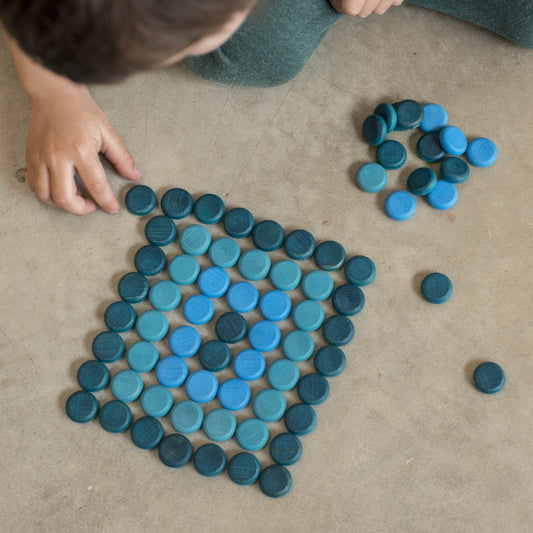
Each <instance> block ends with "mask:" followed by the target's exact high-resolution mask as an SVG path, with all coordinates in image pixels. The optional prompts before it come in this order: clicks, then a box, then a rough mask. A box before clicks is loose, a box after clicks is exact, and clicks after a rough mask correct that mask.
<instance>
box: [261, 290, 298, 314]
mask: <svg viewBox="0 0 533 533" xmlns="http://www.w3.org/2000/svg"><path fill="white" fill-rule="evenodd" d="M291 308H292V302H291V299H290V298H289V297H288V296H287V294H285V293H284V292H283V291H278V290H275V291H268V292H266V293H265V294H263V296H261V299H260V300H259V310H260V311H261V314H262V315H263V318H264V319H265V320H270V321H272V322H279V321H281V320H285V319H286V318H287V317H288V316H289V313H290V312H291Z"/></svg>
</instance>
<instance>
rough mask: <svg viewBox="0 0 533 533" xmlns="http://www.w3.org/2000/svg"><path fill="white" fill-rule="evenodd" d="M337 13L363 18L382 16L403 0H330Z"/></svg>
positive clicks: (399, 4)
mask: <svg viewBox="0 0 533 533" xmlns="http://www.w3.org/2000/svg"><path fill="white" fill-rule="evenodd" d="M330 2H331V5H332V6H333V7H334V8H335V9H336V10H337V11H339V12H341V13H344V14H346V15H351V16H353V17H360V18H365V17H368V15H370V14H372V13H375V14H376V15H383V13H385V11H387V10H388V9H389V7H392V6H401V5H402V4H403V0H330Z"/></svg>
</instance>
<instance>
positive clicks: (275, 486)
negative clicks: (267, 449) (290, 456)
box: [259, 465, 292, 498]
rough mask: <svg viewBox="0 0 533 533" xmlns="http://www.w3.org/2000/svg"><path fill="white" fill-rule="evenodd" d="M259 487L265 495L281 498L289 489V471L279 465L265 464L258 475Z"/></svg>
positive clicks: (290, 483)
mask: <svg viewBox="0 0 533 533" xmlns="http://www.w3.org/2000/svg"><path fill="white" fill-rule="evenodd" d="M259 487H260V488H261V490H262V491H263V493H264V494H265V495H266V496H270V497H271V498H281V497H282V496H285V494H287V493H288V492H289V491H290V490H291V487H292V476H291V473H290V472H289V471H288V470H287V469H286V468H285V467H284V466H281V465H270V466H267V467H266V468H265V469H264V470H263V471H262V472H261V475H260V476H259Z"/></svg>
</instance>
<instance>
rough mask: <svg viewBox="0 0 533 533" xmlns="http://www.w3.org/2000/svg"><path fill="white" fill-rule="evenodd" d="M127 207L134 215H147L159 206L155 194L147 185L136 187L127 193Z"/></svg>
mask: <svg viewBox="0 0 533 533" xmlns="http://www.w3.org/2000/svg"><path fill="white" fill-rule="evenodd" d="M125 202H126V207H127V208H128V211H129V212H130V213H132V214H134V215H139V216H141V215H147V214H148V213H150V212H151V211H152V210H153V209H154V207H155V206H156V205H157V197H156V195H155V192H154V191H153V190H152V189H150V187H148V186H146V185H135V186H134V187H132V188H131V189H130V190H129V191H128V192H127V193H126V198H125Z"/></svg>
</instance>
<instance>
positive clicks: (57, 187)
mask: <svg viewBox="0 0 533 533" xmlns="http://www.w3.org/2000/svg"><path fill="white" fill-rule="evenodd" d="M7 42H8V46H9V48H10V50H11V54H12V56H13V61H14V63H15V67H16V69H17V72H18V74H19V77H20V82H21V84H22V87H23V88H24V91H25V92H26V94H27V96H28V99H29V101H30V106H31V122H30V127H29V131H28V138H27V143H26V164H27V180H28V185H29V187H30V189H31V190H32V191H34V192H35V194H36V195H37V197H38V198H39V199H40V200H42V201H43V202H47V203H49V204H53V205H57V206H58V207H61V208H62V209H64V210H65V211H68V212H70V213H74V214H76V215H85V214H87V213H90V212H91V211H94V210H95V209H96V205H95V202H96V204H98V205H99V206H100V207H101V208H102V209H104V210H105V211H107V212H108V213H116V212H118V210H119V205H118V202H117V199H116V198H115V196H114V194H113V191H112V190H111V187H110V186H109V183H108V182H107V178H106V175H105V172H104V168H103V167H102V164H101V162H100V159H99V157H98V154H99V152H102V153H103V154H105V156H106V157H107V158H108V159H109V160H110V161H111V162H112V163H113V164H114V166H115V168H116V169H117V171H118V172H119V173H120V174H122V175H123V176H124V177H125V178H128V179H131V180H136V179H139V178H140V172H139V170H137V168H136V167H135V163H134V162H133V158H132V156H131V154H130V153H129V152H128V150H127V149H126V147H125V146H124V144H123V143H122V141H121V140H120V138H119V136H118V134H117V133H116V132H115V130H114V129H113V127H112V126H111V124H110V123H109V121H108V119H107V117H106V116H105V115H104V113H103V112H102V110H101V109H100V108H99V107H98V105H97V104H96V103H95V101H94V100H93V99H92V98H91V95H90V94H89V91H88V90H87V88H86V87H85V86H84V85H78V84H76V83H73V82H71V81H70V80H68V79H67V78H64V77H62V76H59V75H57V74H54V73H53V72H51V71H49V70H47V69H45V68H44V67H42V66H41V65H39V64H37V63H36V62H34V61H33V60H32V59H30V58H29V57H28V56H27V55H26V54H24V52H22V51H21V50H20V48H19V47H18V46H17V45H16V43H15V42H14V41H13V40H12V39H10V38H7ZM76 172H78V173H79V175H80V176H81V179H82V181H83V182H84V184H85V186H86V187H87V190H88V191H89V193H90V194H91V196H92V197H93V198H94V202H93V201H92V200H91V199H88V198H84V197H83V196H82V195H81V194H80V191H79V190H78V188H77V187H76V183H75V181H74V174H75V173H76Z"/></svg>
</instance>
